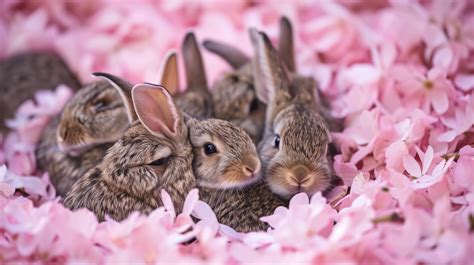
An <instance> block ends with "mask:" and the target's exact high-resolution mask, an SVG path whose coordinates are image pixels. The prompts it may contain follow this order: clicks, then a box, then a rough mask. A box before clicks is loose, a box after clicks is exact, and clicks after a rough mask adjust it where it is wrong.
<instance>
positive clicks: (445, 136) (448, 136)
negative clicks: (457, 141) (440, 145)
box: [436, 131, 456, 142]
mask: <svg viewBox="0 0 474 265" xmlns="http://www.w3.org/2000/svg"><path fill="white" fill-rule="evenodd" d="M454 138H456V132H455V131H447V132H444V133H442V134H440V135H439V136H438V138H436V139H437V140H438V141H440V142H451V141H453V140H454Z"/></svg>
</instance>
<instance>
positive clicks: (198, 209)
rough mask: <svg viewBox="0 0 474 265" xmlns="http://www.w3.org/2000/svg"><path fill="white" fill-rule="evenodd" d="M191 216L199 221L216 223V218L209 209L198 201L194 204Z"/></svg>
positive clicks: (205, 204)
mask: <svg viewBox="0 0 474 265" xmlns="http://www.w3.org/2000/svg"><path fill="white" fill-rule="evenodd" d="M192 215H193V216H194V217H196V218H199V219H201V220H210V221H212V222H216V223H217V217H216V215H215V214H214V212H213V211H212V209H211V207H210V206H209V205H208V204H207V203H205V202H203V201H199V200H198V201H197V202H196V203H195V206H194V209H193V212H192Z"/></svg>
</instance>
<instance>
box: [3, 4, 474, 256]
mask: <svg viewBox="0 0 474 265" xmlns="http://www.w3.org/2000/svg"><path fill="white" fill-rule="evenodd" d="M282 14H285V15H287V16H288V17H289V18H290V19H291V21H292V22H293V25H294V28H295V42H296V49H297V53H296V54H297V64H298V71H299V72H300V73H303V74H307V75H313V76H314V77H315V78H316V79H317V80H318V81H319V85H320V89H321V90H322V91H323V92H324V93H325V94H326V95H327V96H328V97H329V98H330V99H331V103H332V108H333V109H332V112H333V115H334V116H336V117H339V118H344V130H343V131H342V132H340V133H333V135H332V138H333V141H334V142H335V143H336V144H337V145H338V146H339V147H340V149H341V154H339V155H337V156H336V157H335V163H334V168H335V171H336V172H337V174H338V175H339V176H340V177H341V178H342V179H343V181H344V186H342V187H339V188H338V189H337V190H335V191H334V192H333V193H332V194H331V196H330V197H329V198H324V197H322V196H321V194H315V195H314V196H312V197H311V198H308V196H306V195H305V194H298V195H296V196H295V197H293V199H292V200H291V202H290V205H289V207H288V208H283V207H280V208H277V209H276V210H275V212H274V214H273V215H271V216H267V217H263V218H262V220H263V221H265V222H267V223H268V224H269V225H270V226H271V228H270V229H269V230H268V231H266V232H256V233H248V234H239V233H236V232H234V231H233V230H232V229H230V228H229V227H226V226H223V225H220V224H218V222H217V220H216V218H215V216H214V214H213V212H212V210H211V209H210V208H209V206H207V205H206V204H205V203H203V202H202V201H199V195H198V191H197V190H193V191H192V192H190V193H189V195H188V197H187V200H186V203H185V206H184V209H183V211H182V213H180V214H179V215H177V214H176V213H177V212H181V211H178V210H177V209H173V207H172V203H171V202H170V199H169V196H168V195H167V193H166V192H165V191H163V192H162V197H163V201H164V202H165V206H164V207H162V208H159V209H156V210H155V211H154V212H153V213H152V214H150V215H149V216H141V215H138V214H133V215H131V216H130V217H129V218H128V219H126V220H125V221H123V222H121V223H117V222H115V221H113V220H107V221H106V222H102V223H98V222H97V220H96V218H95V216H94V215H93V214H92V213H91V212H89V211H87V210H79V211H75V212H71V211H69V210H68V209H65V208H64V207H63V206H62V205H61V204H60V203H59V198H57V197H56V195H55V191H54V188H53V187H52V186H51V184H50V183H49V180H48V175H47V174H42V173H41V172H38V171H37V170H36V166H35V157H34V148H35V144H36V143H37V141H38V139H39V137H40V134H41V131H42V128H44V126H45V125H46V124H47V123H48V121H49V120H50V118H51V117H52V116H53V115H56V114H57V113H59V112H60V111H61V107H62V106H63V104H64V103H65V102H66V101H67V99H68V98H70V97H71V95H72V94H71V90H70V89H69V88H67V87H65V86H60V87H58V88H57V89H56V91H54V92H52V91H48V92H46V91H41V92H38V93H37V95H36V98H35V100H31V101H27V102H25V103H24V104H23V105H22V106H21V107H20V108H19V109H18V111H17V115H16V118H15V119H13V120H10V121H9V126H10V127H11V128H12V129H13V131H12V132H11V133H10V134H9V135H4V136H0V165H1V166H0V263H22V264H25V263H34V264H38V263H60V264H61V263H88V264H89V263H90V264H117V263H119V262H123V263H131V262H134V263H146V264H155V263H215V264H221V263H224V264H249V263H282V264H290V263H293V264H294V263H312V264H339V263H344V264H356V263H362V264H420V263H421V264H426V263H436V264H440V263H441V264H468V263H470V262H472V260H471V259H472V258H471V256H472V253H473V251H474V130H473V123H474V97H473V93H474V91H473V88H474V27H473V25H474V3H473V2H472V1H468V0H466V1H459V0H435V1H421V0H420V1H419V2H418V1H408V0H392V1H382V0H381V1H366V3H364V1H357V2H356V1H350V0H349V1H339V2H333V1H314V3H310V1H297V2H285V1H268V2H257V3H254V2H250V1H242V2H239V1H222V2H220V1H217V0H209V1H204V2H202V3H199V2H197V1H191V2H182V1H166V2H165V1H160V0H156V1H154V0H149V1H146V0H143V1H122V2H120V1H111V0H102V1H90V2H82V1H77V2H76V1H74V2H63V1H47V0H44V1H41V0H38V1H25V2H23V1H10V0H7V1H1V2H0V57H5V56H8V55H10V54H14V53H16V52H20V51H26V50H32V49H33V50H35V49H51V50H55V51H57V52H58V53H59V54H60V55H61V56H62V57H63V58H65V60H66V61H67V62H68V64H69V65H70V66H71V67H72V68H73V69H74V71H75V72H76V73H77V74H78V75H79V76H80V77H81V79H82V81H84V82H86V81H89V80H91V78H92V77H91V76H90V73H91V72H94V71H108V72H111V73H114V74H116V75H121V76H123V77H126V78H128V79H130V80H133V81H149V82H156V80H157V78H158V68H159V65H160V63H161V62H160V59H161V58H163V55H164V54H165V53H166V51H167V50H168V49H170V48H178V47H179V44H180V42H181V40H182V37H183V36H184V34H185V32H186V31H187V30H189V29H194V30H195V31H196V34H197V36H198V38H199V39H200V40H203V39H204V38H213V39H218V40H221V41H223V42H226V43H230V44H232V43H235V44H236V45H238V46H239V47H241V48H242V49H243V50H245V51H246V52H247V53H248V54H251V52H252V49H251V45H250V41H249V40H248V36H247V28H248V27H249V26H255V27H257V28H258V29H260V30H264V31H266V32H267V33H268V34H269V35H270V37H272V38H276V37H277V34H278V19H279V17H280V16H281V15H282ZM204 59H205V63H206V68H207V71H208V76H209V77H210V80H215V78H216V77H217V76H218V75H219V74H220V73H222V72H223V71H227V70H229V68H227V66H226V65H225V63H223V62H222V61H220V60H219V59H218V58H217V57H215V56H213V55H210V54H209V53H206V52H204ZM191 216H194V217H197V218H198V219H200V221H198V222H194V221H193V219H192V218H191ZM194 220H195V219H194Z"/></svg>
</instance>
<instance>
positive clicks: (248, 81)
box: [203, 17, 341, 144]
mask: <svg viewBox="0 0 474 265" xmlns="http://www.w3.org/2000/svg"><path fill="white" fill-rule="evenodd" d="M279 34H280V41H279V47H278V51H279V54H280V58H281V59H282V60H283V62H284V63H285V64H286V66H287V68H288V70H289V71H291V72H293V73H295V72H296V64H295V56H294V44H293V43H294V42H293V30H292V27H291V23H290V21H289V20H288V18H286V17H282V18H281V19H280V33H279ZM203 46H204V47H205V48H206V49H207V50H209V51H210V52H212V53H215V54H217V55H219V56H220V57H222V58H223V59H224V60H225V61H227V62H228V63H229V64H230V65H231V66H232V67H233V68H234V71H233V72H231V73H228V74H225V75H224V76H223V77H222V78H221V79H219V80H217V81H216V82H215V83H214V84H213V85H212V88H211V90H212V91H213V93H212V98H213V107H214V111H213V112H214V117H216V118H218V119H225V120H230V121H232V122H233V123H234V124H236V125H239V126H241V127H242V128H244V130H245V131H246V132H247V133H248V134H249V135H250V136H251V137H252V139H253V140H254V142H255V143H256V144H257V143H259V142H260V140H261V138H262V133H263V128H264V119H265V108H266V106H265V104H264V103H262V102H261V101H259V100H258V97H257V94H256V91H255V88H254V79H253V72H252V67H251V62H250V58H249V57H247V56H246V55H245V54H244V53H243V52H241V51H240V50H238V49H237V48H235V47H232V46H230V45H226V44H223V43H219V42H216V41H211V40H206V41H204V43H203ZM305 78H307V77H305ZM317 91H318V95H317V97H316V99H317V100H318V101H320V104H318V106H321V109H320V112H321V113H322V114H323V115H324V117H325V118H326V119H327V120H328V121H329V125H330V128H331V130H335V131H340V129H341V124H340V121H337V120H335V119H333V118H332V117H331V115H330V114H329V109H330V106H329V102H328V100H327V98H326V97H325V96H324V95H323V94H322V93H321V91H320V90H319V89H318V90H317Z"/></svg>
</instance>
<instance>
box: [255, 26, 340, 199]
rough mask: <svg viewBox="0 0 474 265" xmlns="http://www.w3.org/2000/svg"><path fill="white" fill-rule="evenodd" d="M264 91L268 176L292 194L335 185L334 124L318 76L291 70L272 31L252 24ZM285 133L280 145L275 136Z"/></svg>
mask: <svg viewBox="0 0 474 265" xmlns="http://www.w3.org/2000/svg"><path fill="white" fill-rule="evenodd" d="M251 38H252V42H253V44H254V48H255V75H256V78H257V79H258V80H259V82H257V89H258V95H259V97H260V98H261V100H262V101H264V102H267V103H268V106H267V113H266V122H265V133H264V137H263V140H262V141H261V143H260V144H259V152H260V155H261V158H262V165H263V168H264V175H265V179H266V181H267V183H268V185H269V186H270V188H271V190H272V191H273V192H275V193H276V194H278V195H280V196H282V197H285V198H290V197H291V196H293V195H295V194H296V193H299V192H306V193H307V194H308V195H312V194H314V193H316V192H318V191H321V192H326V191H328V190H329V189H331V188H332V183H334V181H333V178H334V177H333V174H332V171H331V164H330V162H331V161H330V159H328V146H329V143H330V136H329V127H328V124H327V122H326V120H325V119H324V117H323V116H322V115H321V112H320V110H321V108H322V106H321V105H320V104H319V103H320V102H319V99H318V97H317V95H314V91H315V90H316V82H315V81H314V80H312V79H311V78H305V77H301V76H298V75H291V74H290V73H289V71H288V69H287V67H286V65H285V64H284V63H283V62H282V59H281V58H280V56H279V55H278V54H277V52H276V50H275V49H274V48H273V46H272V44H271V43H270V41H269V39H268V37H267V36H266V35H265V34H263V33H259V32H257V31H256V30H251ZM277 136H279V137H280V144H279V147H275V139H276V138H277Z"/></svg>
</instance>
